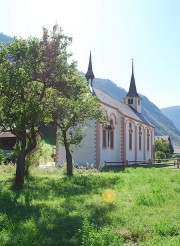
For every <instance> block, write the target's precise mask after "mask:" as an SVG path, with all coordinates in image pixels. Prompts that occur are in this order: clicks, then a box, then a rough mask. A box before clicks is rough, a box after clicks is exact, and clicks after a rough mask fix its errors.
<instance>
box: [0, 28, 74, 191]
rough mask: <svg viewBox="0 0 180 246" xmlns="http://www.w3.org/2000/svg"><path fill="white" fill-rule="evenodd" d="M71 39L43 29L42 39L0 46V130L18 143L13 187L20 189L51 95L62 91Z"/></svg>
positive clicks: (48, 117)
mask: <svg viewBox="0 0 180 246" xmlns="http://www.w3.org/2000/svg"><path fill="white" fill-rule="evenodd" d="M70 42H71V38H69V37H66V36H65V35H64V34H63V33H62V30H61V28H59V27H58V26H57V25H55V26H54V27H53V30H52V32H51V33H49V32H48V30H47V29H45V28H43V37H42V39H41V40H40V39H37V38H28V39H27V40H24V39H17V38H16V39H15V41H14V42H13V43H9V44H8V45H7V46H5V45H2V44H1V46H0V98H1V99H0V109H1V111H0V126H1V131H9V130H10V131H11V132H12V133H14V134H15V135H16V137H17V139H18V141H19V143H20V152H19V155H18V157H17V166H16V178H15V184H16V186H17V187H18V188H22V186H23V184H24V175H25V158H26V156H27V155H28V154H29V153H30V152H31V151H32V150H33V149H34V148H35V147H36V145H37V133H38V128H39V125H40V123H41V122H50V121H51V120H52V113H53V111H54V105H53V103H54V101H55V100H56V98H55V95H56V94H57V93H55V91H56V90H57V91H58V96H61V95H63V93H64V91H66V89H67V86H66V75H67V71H68V66H69V65H68V63H67V60H68V58H69V57H70V54H68V52H67V46H68V45H69V44H70Z"/></svg>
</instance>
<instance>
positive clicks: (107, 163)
mask: <svg viewBox="0 0 180 246" xmlns="http://www.w3.org/2000/svg"><path fill="white" fill-rule="evenodd" d="M143 165H146V166H147V165H148V166H152V165H174V166H176V165H177V168H179V167H180V158H170V159H149V160H134V161H128V160H126V161H105V162H104V166H105V167H124V166H143Z"/></svg>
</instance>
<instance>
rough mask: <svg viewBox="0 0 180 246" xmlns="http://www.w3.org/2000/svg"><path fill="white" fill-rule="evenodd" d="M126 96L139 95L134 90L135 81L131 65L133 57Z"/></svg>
mask: <svg viewBox="0 0 180 246" xmlns="http://www.w3.org/2000/svg"><path fill="white" fill-rule="evenodd" d="M126 96H128V97H139V95H138V93H137V90H136V83H135V79H134V66H133V59H132V74H131V82H130V86H129V91H128V93H127V95H126Z"/></svg>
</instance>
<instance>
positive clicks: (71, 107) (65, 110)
mask: <svg viewBox="0 0 180 246" xmlns="http://www.w3.org/2000/svg"><path fill="white" fill-rule="evenodd" d="M66 79H67V81H66V84H67V85H68V90H67V91H66V93H65V94H64V96H61V97H59V96H57V98H58V100H56V114H55V119H57V125H58V127H59V129H60V131H59V139H60V143H61V144H62V145H64V147H65V151H66V162H67V175H68V176H71V175H73V164H72V154H71V152H72V146H73V147H75V146H76V145H78V144H79V143H80V142H81V141H82V139H83V137H84V133H83V128H84V126H85V125H86V123H87V122H88V121H90V120H100V121H103V119H104V118H105V112H104V111H103V110H102V109H101V103H100V102H99V100H98V99H97V97H95V96H93V95H92V94H91V93H90V90H89V87H88V86H87V82H86V81H85V80H84V78H82V76H80V75H79V74H78V73H77V72H76V71H75V70H74V67H73V66H71V67H69V71H68V75H67V77H66Z"/></svg>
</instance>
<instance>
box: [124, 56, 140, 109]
mask: <svg viewBox="0 0 180 246" xmlns="http://www.w3.org/2000/svg"><path fill="white" fill-rule="evenodd" d="M124 102H125V103H126V104H128V105H129V106H131V107H133V108H134V109H135V110H136V111H137V112H138V113H141V98H140V96H139V95H138V93H137V90H136V83H135V78H134V66H133V59H132V74H131V81H130V86H129V91H128V93H127V95H126V96H125V98H124Z"/></svg>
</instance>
